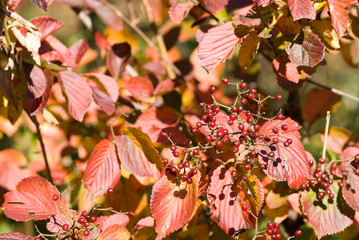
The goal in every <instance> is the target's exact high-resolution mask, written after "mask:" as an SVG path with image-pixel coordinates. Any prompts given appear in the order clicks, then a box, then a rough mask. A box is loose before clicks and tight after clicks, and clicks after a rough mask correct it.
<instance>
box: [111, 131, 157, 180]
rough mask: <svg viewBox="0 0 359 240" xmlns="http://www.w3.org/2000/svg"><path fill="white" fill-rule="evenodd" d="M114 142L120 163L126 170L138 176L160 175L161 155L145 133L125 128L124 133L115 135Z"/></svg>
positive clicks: (155, 176) (154, 176) (155, 177)
mask: <svg viewBox="0 0 359 240" xmlns="http://www.w3.org/2000/svg"><path fill="white" fill-rule="evenodd" d="M116 144H117V149H118V154H119V156H120V161H121V164H122V165H123V167H124V168H125V169H126V170H127V171H128V172H130V173H132V174H134V175H136V176H140V177H153V178H154V179H158V178H159V177H160V171H159V169H161V167H162V163H161V157H160V155H159V153H158V152H157V150H156V149H155V148H154V147H153V145H152V142H151V140H150V138H149V137H148V136H147V135H146V134H144V133H143V132H141V131H140V130H138V129H136V128H127V129H125V131H124V135H121V136H117V137H116Z"/></svg>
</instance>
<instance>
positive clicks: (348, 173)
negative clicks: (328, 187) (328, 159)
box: [340, 148, 359, 211]
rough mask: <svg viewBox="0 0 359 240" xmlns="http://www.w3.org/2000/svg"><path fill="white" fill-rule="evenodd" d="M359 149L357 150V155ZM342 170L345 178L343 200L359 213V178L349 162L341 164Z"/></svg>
mask: <svg viewBox="0 0 359 240" xmlns="http://www.w3.org/2000/svg"><path fill="white" fill-rule="evenodd" d="M358 153H359V149H358V148H357V154H358ZM340 169H341V171H342V173H343V175H344V176H345V177H344V178H343V183H344V187H343V188H342V191H343V198H344V199H345V201H346V202H347V203H348V205H349V206H350V207H351V208H353V209H354V210H355V211H359V201H358V199H359V176H358V175H356V174H355V172H354V169H353V166H352V165H351V164H350V163H349V162H343V163H342V164H340Z"/></svg>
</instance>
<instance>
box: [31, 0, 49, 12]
mask: <svg viewBox="0 0 359 240" xmlns="http://www.w3.org/2000/svg"><path fill="white" fill-rule="evenodd" d="M53 1H54V0H31V2H33V3H35V4H36V5H37V6H39V7H40V8H42V9H44V10H46V8H47V7H48V6H49V5H50V4H51V3H52V2H53Z"/></svg>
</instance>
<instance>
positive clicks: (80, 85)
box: [58, 71, 92, 122]
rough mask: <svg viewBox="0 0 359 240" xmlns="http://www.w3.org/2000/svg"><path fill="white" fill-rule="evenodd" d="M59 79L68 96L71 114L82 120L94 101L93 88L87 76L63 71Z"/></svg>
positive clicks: (59, 74)
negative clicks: (88, 82)
mask: <svg viewBox="0 0 359 240" xmlns="http://www.w3.org/2000/svg"><path fill="white" fill-rule="evenodd" d="M58 79H59V82H60V84H61V87H62V90H63V91H64V92H65V94H66V96H67V103H68V108H69V112H70V114H71V116H72V117H73V118H74V119H75V120H77V121H80V122H81V121H82V120H83V118H84V115H85V113H86V111H87V109H88V108H89V107H90V104H91V102H92V91H91V88H90V87H89V85H88V84H87V82H86V80H85V78H83V77H81V76H80V75H78V74H77V73H74V72H67V71H61V72H59V73H58Z"/></svg>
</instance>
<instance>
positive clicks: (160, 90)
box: [153, 79, 176, 96]
mask: <svg viewBox="0 0 359 240" xmlns="http://www.w3.org/2000/svg"><path fill="white" fill-rule="evenodd" d="M175 87H176V83H175V82H174V81H172V80H171V79H166V80H164V81H161V82H160V83H159V84H157V86H156V88H155V90H154V91H153V95H156V96H158V95H163V94H166V93H168V92H170V91H173V90H174V88H175Z"/></svg>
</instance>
